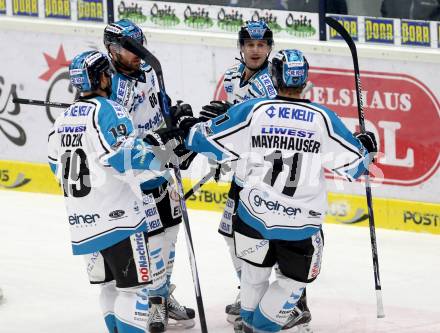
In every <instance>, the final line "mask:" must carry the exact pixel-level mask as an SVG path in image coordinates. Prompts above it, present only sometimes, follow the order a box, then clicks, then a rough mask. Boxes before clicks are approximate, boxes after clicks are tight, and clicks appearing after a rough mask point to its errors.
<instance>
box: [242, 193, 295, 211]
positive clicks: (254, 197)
mask: <svg viewBox="0 0 440 333" xmlns="http://www.w3.org/2000/svg"><path fill="white" fill-rule="evenodd" d="M249 203H250V205H251V208H252V210H253V212H254V213H255V214H259V215H264V214H267V213H272V214H276V215H282V216H285V217H288V218H295V216H296V215H297V214H300V213H301V208H297V207H292V206H290V205H288V204H286V203H283V202H280V201H278V200H275V201H274V200H270V199H269V194H268V193H266V192H262V191H260V190H257V189H252V190H251V191H250V192H249Z"/></svg>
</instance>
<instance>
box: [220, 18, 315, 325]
mask: <svg viewBox="0 0 440 333" xmlns="http://www.w3.org/2000/svg"><path fill="white" fill-rule="evenodd" d="M273 44H274V41H273V33H272V31H271V30H270V28H269V26H268V25H267V24H266V23H265V22H264V21H263V20H260V21H248V22H246V24H245V25H244V26H243V27H242V28H241V29H240V31H239V33H238V47H239V48H240V58H241V59H240V63H239V64H237V65H235V66H233V67H231V68H230V69H228V70H227V71H226V73H225V75H224V80H223V85H224V89H225V92H226V95H227V101H228V102H229V103H232V104H237V103H241V102H244V101H247V100H249V99H252V98H261V97H268V98H274V97H275V96H276V93H277V92H276V89H275V87H274V85H273V83H272V78H271V76H270V73H269V72H268V67H269V60H268V59H269V54H270V52H271V50H272V47H273ZM220 107H222V106H220ZM241 163H242V162H240V161H239V162H238V166H237V167H236V170H237V173H236V174H235V175H234V177H233V179H232V181H231V187H230V189H229V192H228V199H227V201H226V207H225V210H224V212H223V215H222V218H221V221H220V225H219V229H218V231H219V233H220V234H222V235H223V236H224V238H225V241H226V243H227V245H228V249H229V253H230V256H231V259H232V263H233V265H234V268H235V271H236V273H237V276H238V278H239V279H240V275H241V260H239V259H238V258H237V257H236V255H235V250H234V242H233V238H232V230H233V228H232V217H233V215H234V214H235V210H236V208H237V206H238V193H239V191H240V189H241V187H242V180H241V178H242V176H241V175H240V170H243V168H242V167H241V165H240V164H241ZM276 272H277V273H278V270H277V269H276ZM225 312H226V314H227V319H228V321H229V322H231V323H233V322H234V321H235V319H236V318H237V317H238V316H239V314H240V293H239V294H238V296H237V298H236V301H235V302H234V303H232V304H229V305H227V306H226V309H225ZM310 320H311V314H310V310H309V308H308V306H307V298H306V292H305V291H304V293H303V295H302V297H301V300H300V301H299V302H298V304H297V307H296V308H295V309H294V311H293V312H292V314H291V318H290V320H289V322H288V323H287V324H286V327H285V328H286V329H288V328H291V327H293V326H297V325H303V326H308V324H307V323H309V322H310Z"/></svg>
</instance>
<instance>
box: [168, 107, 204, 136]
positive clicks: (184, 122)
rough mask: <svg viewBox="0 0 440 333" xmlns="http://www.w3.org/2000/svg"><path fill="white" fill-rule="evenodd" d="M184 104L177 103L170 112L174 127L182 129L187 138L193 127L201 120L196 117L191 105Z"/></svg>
mask: <svg viewBox="0 0 440 333" xmlns="http://www.w3.org/2000/svg"><path fill="white" fill-rule="evenodd" d="M182 103H183V102H182V101H177V104H176V105H173V106H172V107H171V109H170V112H171V117H172V123H173V126H175V127H177V128H180V129H181V130H182V131H183V132H184V137H186V136H187V135H188V133H189V130H190V129H191V127H192V126H194V125H195V124H197V123H198V122H200V120H199V119H198V118H195V117H194V114H193V111H192V108H191V105H189V104H182Z"/></svg>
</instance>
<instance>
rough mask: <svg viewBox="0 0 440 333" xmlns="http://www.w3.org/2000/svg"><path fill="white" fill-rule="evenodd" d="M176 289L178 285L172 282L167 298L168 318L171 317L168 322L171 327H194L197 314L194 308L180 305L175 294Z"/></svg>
mask: <svg viewBox="0 0 440 333" xmlns="http://www.w3.org/2000/svg"><path fill="white" fill-rule="evenodd" d="M174 289H176V286H175V285H174V284H172V285H171V286H170V295H169V297H168V299H167V308H168V318H169V319H170V320H169V323H168V325H169V328H174V327H178V328H185V329H188V328H191V327H194V325H195V321H194V317H195V315H196V313H195V311H194V309H191V308H187V307H186V306H183V305H180V304H179V302H177V300H176V299H175V298H174V296H173V291H174Z"/></svg>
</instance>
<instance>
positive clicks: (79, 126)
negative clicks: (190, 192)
mask: <svg viewBox="0 0 440 333" xmlns="http://www.w3.org/2000/svg"><path fill="white" fill-rule="evenodd" d="M48 140H49V144H48V153H49V154H48V158H49V164H50V166H51V170H52V171H53V172H54V174H55V175H56V176H57V178H58V180H59V181H60V183H61V186H62V190H63V192H64V196H65V202H66V209H67V224H68V225H69V227H70V231H71V242H72V249H73V253H74V254H86V253H92V252H96V251H100V250H102V249H105V248H107V247H109V246H111V245H113V244H116V243H118V242H120V241H121V240H123V239H124V238H127V237H128V236H130V235H131V234H134V233H136V232H140V231H146V230H147V226H146V223H145V214H144V212H143V210H142V205H143V202H142V194H141V190H140V188H139V180H138V179H137V177H138V176H142V173H143V172H144V171H143V170H147V169H150V168H151V169H156V168H157V169H160V168H161V165H160V161H158V159H156V158H155V155H154V152H153V149H152V147H151V146H149V145H147V144H145V143H144V142H143V141H142V140H140V139H138V138H137V137H136V136H135V131H134V128H133V123H132V121H131V119H130V117H129V115H128V113H127V112H126V110H125V109H124V108H123V107H122V106H121V105H119V104H117V103H115V102H113V101H111V100H108V99H106V98H104V97H93V98H87V99H80V100H79V101H77V102H76V103H75V104H73V105H71V106H70V107H69V108H68V109H66V110H65V111H64V112H63V113H61V114H60V116H59V117H58V118H57V119H56V121H55V124H54V127H53V128H52V130H51V132H50V134H49V138H48Z"/></svg>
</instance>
